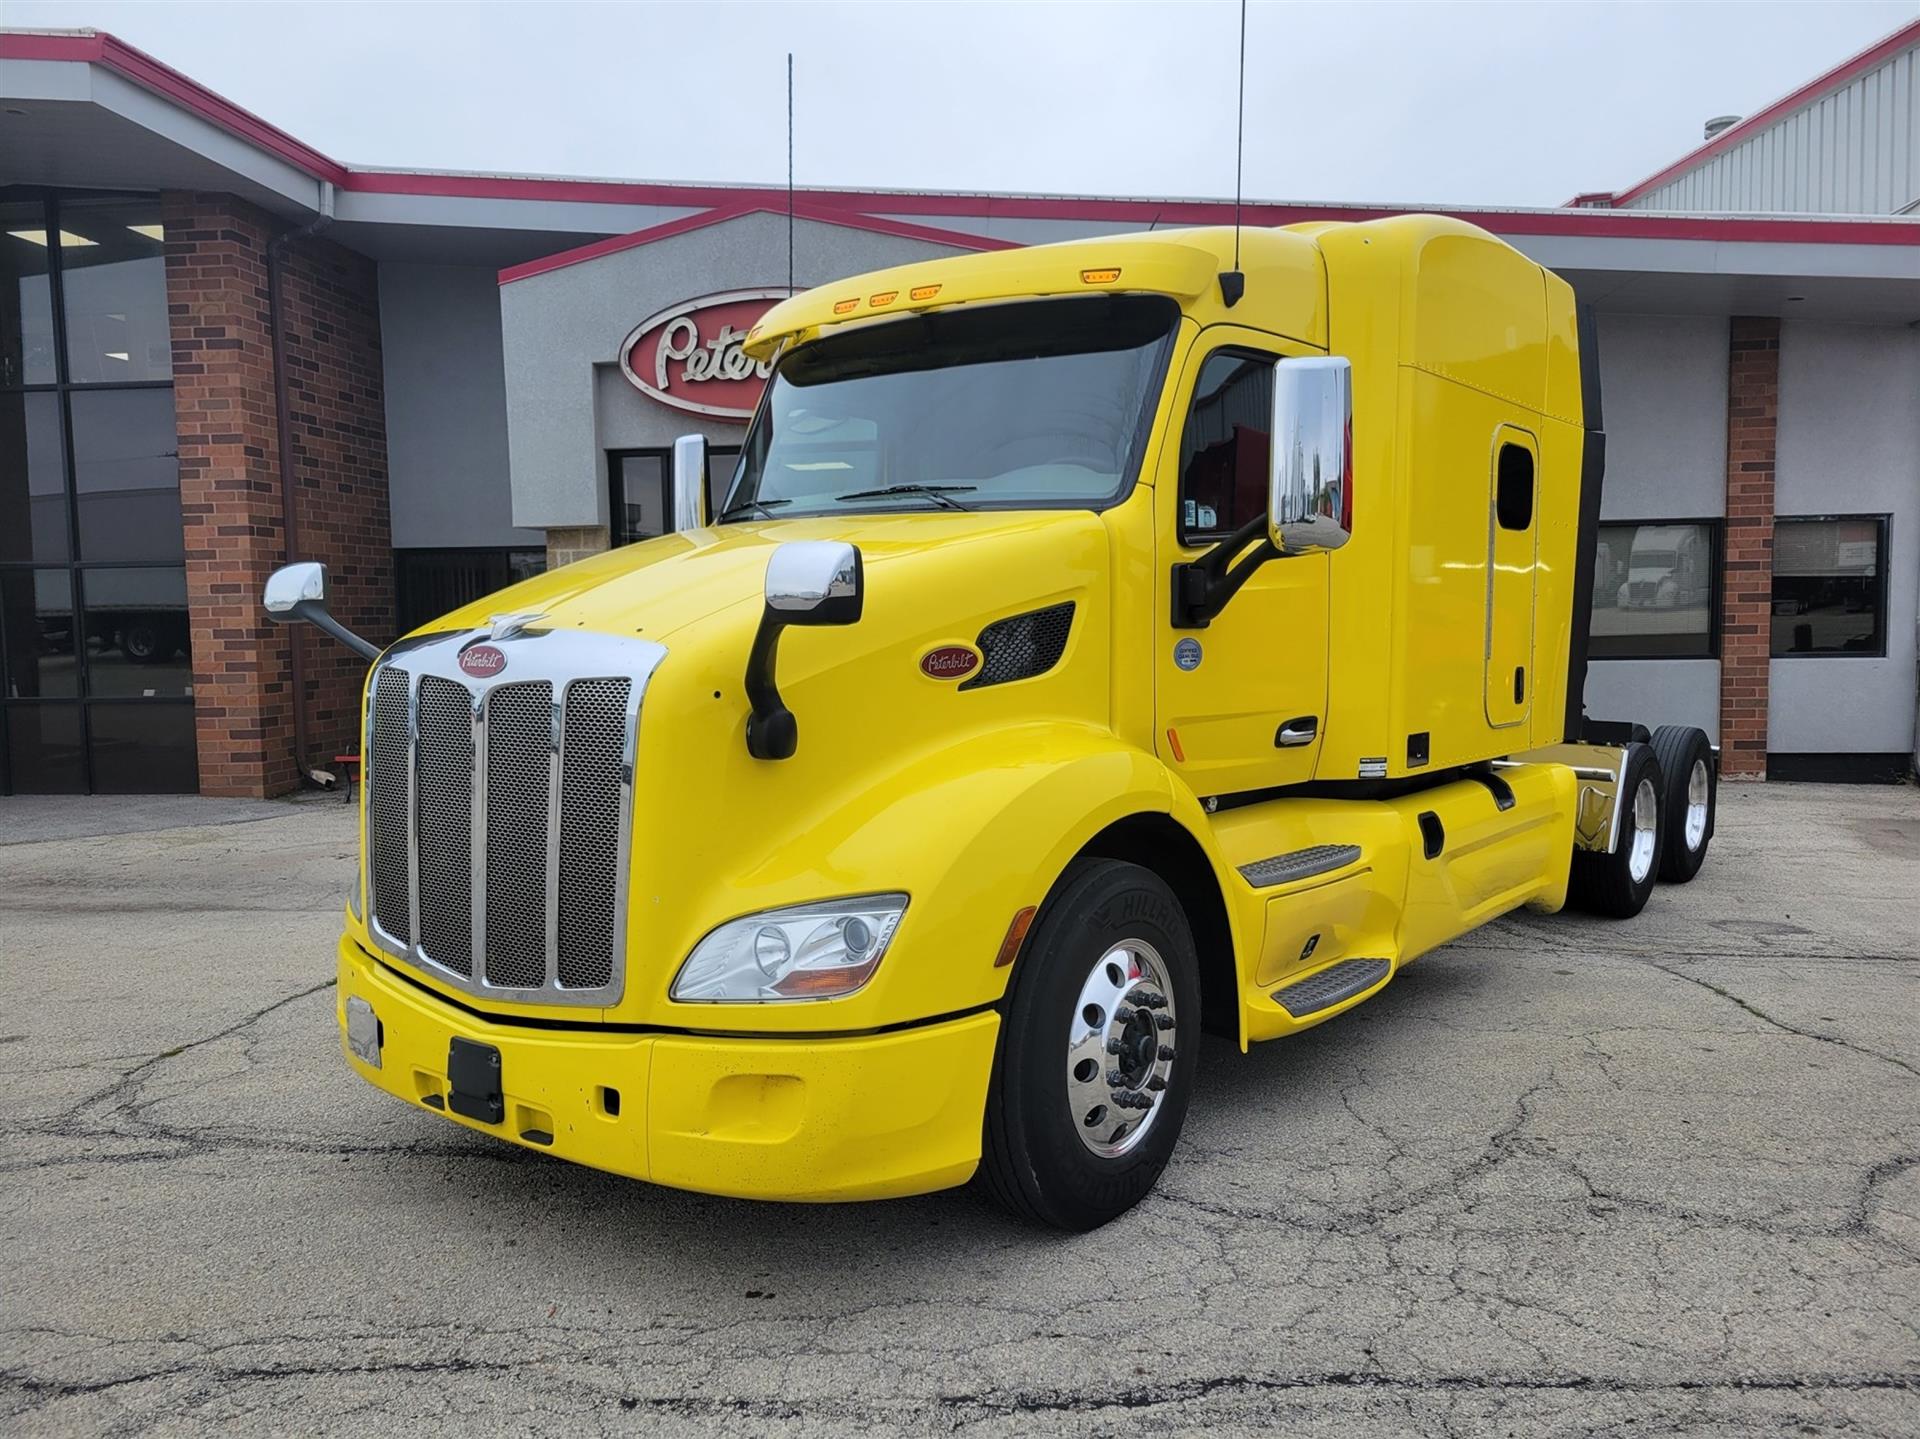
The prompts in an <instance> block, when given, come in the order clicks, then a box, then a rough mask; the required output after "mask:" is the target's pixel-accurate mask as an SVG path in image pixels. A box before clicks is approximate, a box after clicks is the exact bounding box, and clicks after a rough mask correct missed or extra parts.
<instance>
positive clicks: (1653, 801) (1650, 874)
mask: <svg viewBox="0 0 1920 1439" xmlns="http://www.w3.org/2000/svg"><path fill="white" fill-rule="evenodd" d="M1665 792H1666V778H1665V776H1663V775H1662V774H1661V772H1660V761H1659V760H1658V759H1657V758H1655V757H1654V753H1653V747H1652V746H1651V745H1645V744H1640V743H1638V742H1637V741H1636V742H1635V743H1633V744H1631V745H1628V746H1627V763H1626V771H1625V773H1624V775H1623V776H1622V778H1621V783H1620V793H1619V795H1618V796H1617V797H1616V798H1615V800H1614V803H1615V804H1616V805H1617V806H1619V807H1620V816H1619V824H1618V826H1617V829H1618V833H1617V834H1616V835H1615V838H1614V843H1613V849H1612V851H1611V852H1610V853H1607V854H1596V853H1595V852H1593V851H1592V850H1583V849H1577V850H1575V851H1574V852H1573V871H1572V874H1571V875H1570V876H1569V878H1568V882H1567V900H1568V902H1569V903H1570V904H1572V905H1573V906H1574V907H1575V908H1576V909H1584V910H1586V911H1587V912H1588V913H1589V914H1599V915H1605V916H1606V917H1607V918H1609V919H1632V918H1633V917H1634V916H1635V915H1636V914H1638V913H1640V911H1641V910H1643V909H1645V908H1646V907H1647V897H1648V896H1649V895H1651V894H1652V893H1653V883H1654V881H1655V880H1656V879H1658V878H1659V876H1660V856H1661V850H1662V847H1663V842H1664V840H1665V826H1664V825H1662V824H1661V807H1662V803H1663V801H1662V796H1663V795H1664V794H1665Z"/></svg>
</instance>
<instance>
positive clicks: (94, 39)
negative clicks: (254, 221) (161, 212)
mask: <svg viewBox="0 0 1920 1439" xmlns="http://www.w3.org/2000/svg"><path fill="white" fill-rule="evenodd" d="M0 60H77V61H84V62H86V63H89V64H94V65H103V66H105V67H106V68H107V69H109V70H112V71H114V72H115V73H116V74H118V75H121V76H124V77H125V78H126V79H128V80H131V81H132V82H133V83H134V84H136V85H138V86H140V87H141V88H142V89H146V90H151V91H152V92H153V93H154V94H156V95H159V96H160V97H161V98H162V99H166V100H171V101H173V102H174V103H175V104H177V105H179V106H181V107H182V108H184V109H187V110H190V111H192V112H193V113H194V114H196V115H198V116H200V118H201V119H203V120H206V121H209V122H210V123H212V124H215V125H218V126H219V127H220V128H221V129H223V130H225V131H227V132H228V133H230V134H234V135H238V136H239V137H240V138H241V139H242V140H245V141H247V142H248V143H250V144H254V145H258V146H259V147H260V148H261V149H263V150H266V151H268V152H270V153H271V154H274V155H278V156H279V157H280V158H281V159H282V160H285V161H286V162H287V163H288V164H289V165H292V166H293V167H294V168H296V169H299V170H303V171H305V172H306V173H307V174H309V175H312V176H313V177H314V178H316V179H320V180H330V181H332V182H333V183H334V184H335V185H346V184H347V183H348V171H347V167H346V166H344V165H342V164H341V163H340V162H339V161H337V160H332V159H329V158H328V157H327V156H325V155H322V154H321V153H320V152H319V151H318V150H316V149H314V148H313V147H312V146H311V145H306V144H302V143H301V142H300V141H298V140H296V139H294V138H293V136H291V135H289V134H288V133H287V132H286V131H285V130H282V129H280V128H279V127H278V126H277V125H272V124H269V123H268V122H267V121H265V120H262V119H261V118H260V117H259V116H258V115H256V114H254V113H253V112H252V111H250V110H243V109H241V108H240V106H238V105H236V104H234V103H233V102H232V101H231V100H229V99H227V98H225V97H224V96H221V95H216V94H215V93H214V92H213V91H211V90H209V89H208V88H207V87H206V86H204V85H202V84H201V83H200V82H199V81H197V80H192V79H189V78H188V77H187V76H185V75H182V74H181V73H180V72H179V71H178V70H176V69H174V68H173V67H172V66H171V65H164V64H162V63H161V62H160V61H158V60H156V59H154V58H153V56H151V55H149V54H147V53H146V52H145V51H144V50H136V49H134V48H133V46H131V45H129V44H127V43H126V42H125V41H123V40H119V39H116V38H115V37H114V36H112V35H108V34H104V33H101V32H95V33H93V34H87V35H32V34H18V33H16V34H0Z"/></svg>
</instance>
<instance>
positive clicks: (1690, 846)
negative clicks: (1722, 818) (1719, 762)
mask: <svg viewBox="0 0 1920 1439" xmlns="http://www.w3.org/2000/svg"><path fill="white" fill-rule="evenodd" d="M1710 789H1711V786H1710V785H1709V784H1708V782H1707V762H1706V761H1705V760H1703V759H1697V760H1695V761H1694V762H1693V768H1692V769H1691V770H1690V771H1688V773H1687V828H1686V835H1687V850H1688V852H1689V853H1691V852H1692V851H1694V850H1696V849H1698V848H1700V846H1701V845H1702V844H1703V843H1705V841H1706V838H1707V795H1708V792H1709V791H1710Z"/></svg>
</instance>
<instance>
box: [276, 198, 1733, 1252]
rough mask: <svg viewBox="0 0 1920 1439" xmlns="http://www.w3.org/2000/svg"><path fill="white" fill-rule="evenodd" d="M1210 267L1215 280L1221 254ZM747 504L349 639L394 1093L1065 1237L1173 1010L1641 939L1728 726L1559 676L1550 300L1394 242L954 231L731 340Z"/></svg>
mask: <svg viewBox="0 0 1920 1439" xmlns="http://www.w3.org/2000/svg"><path fill="white" fill-rule="evenodd" d="M1236 257H1237V261H1236ZM746 345H747V350H748V352H749V353H750V354H751V355H752V356H753V357H754V358H755V359H756V360H757V361H764V362H769V363H770V364H771V366H772V374H771V378H770V380H769V382H768V384H767V387H766V391H765V395H764V397H763V399H762V402H761V404H760V407H759V411H758V413H757V415H756V416H755V418H754V420H753V422H752V425H751V428H750V430H749V432H748V434H747V437H746V441H745V445H744V449H743V451H742V453H741V456H740V459H739V462H738V466H737V468H736V470H735V472H734V474H733V478H732V481H731V485H730V487H729V489H728V491H727V496H726V499H725V502H724V505H723V507H722V508H721V509H720V510H719V512H718V513H715V514H711V515H710V514H707V513H706V512H705V507H706V498H705V487H704V483H703V482H704V477H705V474H706V454H705V442H704V441H702V440H700V439H699V438H697V437H695V438H689V439H686V440H683V441H681V442H680V445H679V446H678V447H677V449H676V455H675V462H676V463H675V475H674V489H675V507H676V519H677V527H676V531H675V532H674V533H671V534H667V535H664V536H662V537H660V538H658V539H653V540H649V541H647V542H645V543H643V544H639V545H635V546H632V547H630V548H625V549H620V550H617V551H614V552H612V553H609V554H605V555H601V556H598V557H595V558H592V559H589V560H585V561H582V562H580V563H577V564H573V565H569V566H567V567H565V568H563V569H558V570H555V571H552V572H550V573H548V574H545V575H543V576H540V577H539V578H537V579H533V580H530V581H528V582H526V583H523V584H520V585H516V586H514V587H513V588H511V589H508V590H505V591H503V592H501V593H499V594H497V595H494V596H491V597H489V598H488V599H486V600H484V601H481V602H479V603H477V604H474V605H472V606H469V607H467V608H465V609H462V610H458V611H456V612H454V613H452V614H450V615H447V616H446V617H445V618H443V619H441V620H439V621H437V622H435V623H433V624H431V625H428V626H427V627H425V628H424V629H422V630H420V631H418V632H416V633H414V634H412V635H409V636H407V637H406V638H404V639H402V640H401V641H399V642H398V643H397V644H395V645H393V646H392V647H390V648H388V649H387V650H385V651H384V652H376V651H374V649H373V647H372V646H370V645H366V644H365V642H364V641H358V640H357V639H355V638H354V637H352V636H348V635H344V632H343V631H341V630H340V629H339V626H338V625H337V624H336V623H335V622H334V621H333V620H332V619H331V617H330V616H329V615H328V614H327V613H326V610H325V589H326V577H325V573H324V571H323V570H322V569H321V568H320V567H319V566H317V565H295V566H291V567H289V568H288V569H286V570H283V571H281V572H280V573H279V574H277V575H276V576H275V577H274V579H273V581H272V582H271V583H270V584H269V586H268V589H267V595H266V603H267V607H268V609H269V611H271V612H273V613H274V614H276V615H277V616H279V617H280V618H283V619H289V620H292V619H307V620H312V621H315V622H318V623H321V624H322V625H323V626H326V627H328V628H329V629H331V630H332V631H333V632H335V633H336V634H341V635H343V637H345V638H347V639H348V640H349V641H350V642H353V643H356V644H358V645H359V646H360V647H361V648H362V652H363V653H365V654H366V655H367V656H368V657H369V658H370V659H371V660H372V661H373V665H372V669H371V672H370V674H369V676H368V680H367V685H366V711H365V726H366V727H365V749H364V758H365V764H364V770H365V785H364V793H363V798H362V802H361V815H362V846H361V865H360V873H359V877H358V880H357V882H356V884H355V887H354V891H353V894H352V897H351V900H350V904H349V907H348V912H347V915H346V927H345V931H344V933H343V934H342V935H341V937H340V941H339V953H338V965H339V986H338V1019H339V1023H340V1026H341V1031H342V1036H343V1041H344V1046H345V1051H346V1055H347V1057H348V1059H349V1061H350V1062H351V1064H352V1065H353V1067H354V1069H355V1070H357V1071H358V1072H359V1074H360V1075H361V1076H362V1077H363V1078H364V1079H366V1080H367V1081H368V1082H370V1083H372V1084H374V1085H377V1086H379V1087H380V1088H382V1089H384V1090H387V1091H388V1092H389V1093H391V1094H392V1095H394V1096H396V1097H397V1098H399V1099H401V1100H402V1101H404V1102H406V1103H409V1104H415V1105H419V1106H422V1107H424V1108H427V1109H430V1110H432V1111H434V1112H435V1113H437V1114H439V1115H441V1116H443V1117H444V1118H445V1119H447V1120H448V1121H450V1122H453V1123H456V1124H461V1125H465V1126H468V1127H470V1128H474V1129H477V1130H480V1131H482V1132H484V1133H487V1134H490V1135H493V1136H495V1137H497V1138H499V1139H502V1140H505V1141H508V1142H511V1143H515V1144H521V1145H526V1146H530V1147H534V1148H538V1149H541V1150H544V1151H546V1152H548V1153H550V1154H554V1155H558V1156H560V1157H563V1158H566V1159H571V1160H576V1161H578V1162H581V1163H584V1164H590V1165H595V1166H598V1167H600V1168H603V1169H607V1170H612V1171H615V1172H617V1173H620V1174H624V1175H630V1176H633V1177H635V1178H639V1179H644V1180H650V1181H652V1182H654V1183H658V1184H665V1185H674V1186H680V1187H684V1188H689V1189H696V1190H705V1191H710V1192H715V1193H722V1194H730V1195H742V1196H752V1197H758V1198H767V1199H787V1200H843V1199H867V1198H878V1197H884V1196H892V1195H904V1194H913V1193H918V1192H923V1191H928V1190H935V1189H939V1188H942V1187H946V1186H951V1185H958V1184H961V1183H963V1182H965V1181H968V1180H970V1179H974V1178H976V1177H978V1179H979V1180H980V1181H981V1182H982V1183H983V1184H984V1186H985V1187H986V1188H987V1189H988V1190H989V1191H990V1192H991V1193H992V1194H993V1195H994V1196H995V1197H997V1198H998V1199H999V1200H1000V1201H1001V1202H1002V1203H1004V1204H1005V1205H1007V1206H1008V1207H1009V1208H1010V1209H1012V1210H1013V1211H1015V1212H1016V1213H1018V1214H1020V1215H1023V1216H1027V1217H1029V1218H1033V1219H1036V1220H1039V1221H1042V1222H1045V1223H1049V1224H1053V1225H1058V1226H1062V1227H1065V1228H1070V1229H1087V1228H1091V1227H1093V1226H1096V1225H1098V1224H1101V1223H1103V1222H1105V1221H1106V1220H1109V1219H1111V1218H1113V1217H1114V1216H1115V1215H1117V1214H1120V1213H1122V1212H1123V1211H1125V1210H1126V1209H1127V1208H1128V1207H1129V1206H1131V1205H1132V1204H1134V1203H1135V1202H1137V1201H1138V1200H1139V1199H1140V1198H1141V1197H1142V1196H1143V1195H1144V1194H1145V1193H1147V1191H1148V1190H1149V1189H1150V1188H1151V1186H1152V1185H1153V1183H1154V1181H1155V1179H1156V1178H1157V1177H1158V1175H1159V1173H1160V1171H1161V1170H1162V1169H1163V1168H1164V1167H1165V1166H1166V1164H1167V1163H1168V1161H1169V1159H1170V1157H1171V1156H1172V1154H1173V1153H1174V1148H1175V1142H1176V1140H1177V1138H1178V1136H1179V1132H1180V1128H1181V1123H1182V1121H1183V1119H1184V1117H1185V1114H1186V1110H1187V1106H1188V1103H1189V1101H1190V1099H1191V1096H1192V1091H1193V1087H1194V1077H1195V1072H1196V1061H1197V1058H1198V1051H1199V1046H1200V1042H1201V1035H1202V1032H1203V1031H1210V1032H1214V1033H1217V1034H1221V1035H1225V1036H1227V1037H1228V1038H1229V1039H1231V1040H1237V1041H1238V1043H1239V1044H1240V1045H1241V1046H1242V1048H1244V1047H1245V1046H1246V1045H1248V1044H1249V1043H1251V1042H1253V1041H1256V1040H1268V1039H1275V1038H1279V1037H1282V1036H1285V1035H1289V1034H1293V1033H1295V1032H1297V1031H1299V1030H1302V1029H1305V1028H1307V1027H1309V1026H1311V1025H1315V1024H1319V1023H1322V1022H1323V1021H1326V1020H1328V1019H1331V1018H1333V1017H1335V1016H1337V1015H1339V1014H1341V1013H1343V1012H1344V1011H1346V1010H1347V1009H1349V1008H1351V1007H1353V1006H1354V1005H1357V1004H1361V1003H1364V1002H1365V1001H1366V1000H1367V999H1369V998H1371V997H1372V996H1374V995H1375V994H1378V993H1379V992H1380V991H1381V990H1382V989H1383V988H1384V987H1385V986H1386V985H1388V984H1390V983H1391V982H1392V981H1393V978H1394V976H1395V975H1396V974H1397V973H1398V972H1399V970H1400V969H1401V968H1402V967H1403V966H1404V965H1406V964H1409V963H1411V962H1412V961H1413V960H1415V959H1417V958H1418V957H1419V956H1421V955H1422V954H1425V953H1427V952H1429V951H1430V950H1432V949H1434V948H1435V947H1437V946H1439V945H1443V944H1445V943H1447V942H1448V941H1449V940H1452V939H1454V938H1456V937H1458V936H1459V935H1462V934H1464V933H1466V932H1467V931H1469V930H1471V929H1473V928H1475V927H1476V926H1479V925H1482V924H1485V923H1487V922H1488V921H1489V920H1492V919H1494V918H1495V917H1497V916H1499V915H1502V914H1505V913H1507V912H1509V911H1512V910H1515V909H1518V908H1520V907H1522V906H1525V907H1529V908H1532V909H1535V910H1539V911H1543V912H1545V911H1555V910H1558V909H1560V908H1561V907H1562V906H1563V905H1566V904H1569V903H1571V904H1573V905H1575V906H1577V907H1579V908H1582V909H1585V910H1588V911H1592V912H1597V913H1600V914H1604V915H1611V916H1618V917H1628V916H1631V915H1633V914H1635V913H1637V912H1638V911H1639V910H1640V908H1641V907H1642V906H1643V905H1644V904H1645V903H1646V902H1647V899H1648V895H1649V893H1650V891H1651V890H1652V888H1653V886H1654V884H1655V881H1656V880H1657V879H1662V878H1664V879H1667V880H1676V881H1677V880H1686V879H1689V878H1691V877H1692V875H1693V874H1694V872H1695V871H1696V870H1697V869H1698V868H1699V866H1700V863H1701V860H1702V859H1703V858H1704V856H1705V853H1706V850H1707V846H1708V842H1709V840H1710V838H1711V835H1712V831H1713V805H1714V786H1715V754H1714V752H1713V750H1712V749H1711V747H1710V746H1709V744H1708V741H1707V737H1706V736H1705V735H1704V734H1702V733H1701V732H1700V731H1698V730H1693V729H1681V728H1672V727H1668V728H1663V729H1661V730H1659V731H1657V732H1655V733H1651V734H1650V733H1649V732H1648V731H1647V730H1646V729H1644V728H1641V727H1640V726H1637V725H1634V724H1632V723H1623V722H1613V723H1603V722H1600V721H1597V720H1595V719H1591V718H1589V717H1588V716H1587V715H1586V714H1585V712H1584V708H1583V705H1582V691H1583V686H1584V678H1585V669H1586V659H1585V653H1586V636H1587V627H1588V619H1589V610H1590V606H1591V592H1592V588H1593V556H1594V553H1595V528H1596V525H1597V521H1598V514H1599V497H1600V483H1601V470H1602V458H1603V439H1602V434H1601V428H1600V418H1601V417H1600V405H1599V395H1598V381H1597V369H1596V364H1595V359H1594V354H1593V349H1592V343H1591V338H1590V329H1589V328H1588V327H1586V326H1584V325H1583V324H1582V323H1581V322H1580V321H1579V319H1578V318H1577V317H1576V311H1575V305H1574V300H1573V294H1572V291H1571V290H1570V289H1569V287H1568V286H1567V285H1566V284H1565V282H1563V281H1562V280H1561V279H1559V278H1558V277H1557V276H1555V275H1553V274H1552V273H1550V272H1548V271H1546V270H1544V269H1542V268H1541V267H1540V266H1539V265H1537V264H1535V263H1533V262H1532V261H1530V260H1528V259H1527V258H1525V257H1524V256H1523V255H1521V254H1519V253H1518V252H1517V251H1515V250H1514V249H1512V248H1511V247H1509V246H1508V245H1506V244H1504V243H1503V242H1501V241H1500V240H1498V239H1496V238H1494V237H1493V236H1491V235H1488V234H1486V233H1485V232H1483V231H1481V230H1478V229H1476V228H1474V227H1472V226H1470V225H1466V224H1462V223H1459V222H1457V221H1453V220H1448V219H1441V218H1435V217H1428V216H1407V217H1401V218H1394V219H1386V220H1377V221H1371V222H1368V223H1364V224H1309V225H1296V226H1291V227H1288V228H1286V229H1280V230H1257V231H1248V232H1246V233H1245V234H1244V235H1242V236H1239V237H1236V235H1235V234H1234V232H1233V231H1232V230H1231V229H1197V230H1191V231H1185V232H1178V233H1173V234H1167V233H1160V234H1146V235H1132V236H1118V237H1112V238H1106V239H1097V240H1087V241H1081V242H1074V243H1070V244H1065V245H1054V246H1044V247H1036V248H1031V249H1022V250H1014V251H1007V252H1001V253H995V254H987V255H977V256H968V257H965V258H957V259H946V260H938V261H929V262H927V263H924V264H915V265H910V266H906V267H904V268H900V269H896V270H889V271H884V272H881V273H878V274H872V275H866V276H862V277H859V278H856V279H853V280H848V281H844V282H839V283H835V284H831V285H826V286H823V287H821V288H819V289H816V290H813V291H810V292H807V293H803V294H800V295H797V296H795V297H794V298H792V299H790V300H788V301H785V302H784V303H782V304H780V305H778V306H777V307H775V308H774V309H773V310H771V311H770V312H769V313H768V314H767V315H766V316H765V317H764V318H763V319H762V320H761V322H760V323H759V324H758V325H757V326H756V327H755V328H754V330H753V331H752V333H751V335H750V336H749V338H748V340H747V342H746Z"/></svg>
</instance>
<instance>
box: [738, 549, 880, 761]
mask: <svg viewBox="0 0 1920 1439" xmlns="http://www.w3.org/2000/svg"><path fill="white" fill-rule="evenodd" d="M865 603H866V578H865V570H864V568H863V566H862V564H861V560H860V550H859V548H858V547H857V546H854V545H849V544H846V543H844V542H841V541H835V540H792V541H789V542H788V543H786V544H783V545H779V546H777V547H776V548H775V549H774V552H773V554H772V555H771V556H769V557H768V560H767V580H766V607H765V608H764V609H762V610H761V612H760V627H759V628H758V629H757V630H755V631H754V633H753V648H752V650H750V651H749V652H748V654H747V703H748V704H750V705H751V706H752V713H750V714H749V715H748V716H747V753H748V754H750V755H752V756H753V757H754V758H755V759H791V758H792V757H793V752H794V750H795V749H797V748H798V747H799V744H800V726H799V722H798V721H796V720H795V719H794V717H793V711H792V710H790V709H788V708H787V705H786V701H784V700H782V699H781V698H780V686H779V685H778V684H777V683H776V682H775V680H774V667H775V664H776V663H777V661H778V660H779V657H780V632H781V631H782V630H784V629H786V627H787V626H788V625H851V624H858V623H859V621H860V614H861V610H862V608H863V607H864V606H865Z"/></svg>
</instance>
